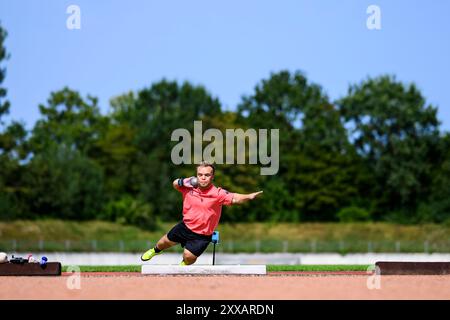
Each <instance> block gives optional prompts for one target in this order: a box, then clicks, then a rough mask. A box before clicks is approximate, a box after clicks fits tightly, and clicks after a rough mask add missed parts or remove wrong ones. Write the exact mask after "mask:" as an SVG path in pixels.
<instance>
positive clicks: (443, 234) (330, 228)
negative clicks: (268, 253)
mask: <svg viewBox="0 0 450 320" xmlns="http://www.w3.org/2000/svg"><path fill="white" fill-rule="evenodd" d="M175 223H176V222H165V223H161V224H159V227H158V230H156V231H148V230H145V229H140V228H138V227H135V226H127V225H121V224H117V223H112V222H106V221H82V222H79V221H64V220H54V219H43V220H36V221H30V220H17V221H11V222H5V221H0V238H2V239H4V240H10V239H17V240H19V239H20V240H29V241H37V240H45V241H65V240H70V241H84V240H93V239H95V240H99V241H120V240H122V241H136V240H157V239H159V238H160V237H161V236H162V235H163V234H164V233H166V232H167V231H168V230H169V229H170V228H171V227H172V226H173V225H174V224H175ZM218 230H219V231H220V233H221V238H222V239H223V240H224V241H227V240H233V241H237V240H240V241H252V240H299V241H309V240H312V239H314V240H317V241H346V242H352V241H356V240H367V241H425V240H426V241H430V242H433V241H436V240H442V239H445V240H448V239H449V238H450V225H448V224H447V225H446V224H442V225H439V224H423V225H399V224H392V223H384V222H376V223H370V222H369V223H364V222H361V223H220V224H219V226H218Z"/></svg>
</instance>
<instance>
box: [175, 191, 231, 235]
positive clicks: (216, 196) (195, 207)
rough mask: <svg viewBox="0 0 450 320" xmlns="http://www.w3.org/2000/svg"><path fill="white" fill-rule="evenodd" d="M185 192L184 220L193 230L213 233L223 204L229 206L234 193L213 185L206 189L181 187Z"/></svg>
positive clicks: (208, 233) (200, 232) (205, 233)
mask: <svg viewBox="0 0 450 320" xmlns="http://www.w3.org/2000/svg"><path fill="white" fill-rule="evenodd" d="M178 191H180V192H181V193H182V194H183V222H184V224H185V225H186V226H187V227H188V228H189V229H190V230H191V231H193V232H195V233H198V234H204V235H211V234H212V233H213V232H214V230H215V229H216V227H217V225H218V224H219V220H220V215H221V213H222V205H226V206H229V205H231V203H232V200H233V195H234V194H233V193H231V192H228V191H226V190H224V189H222V188H216V187H215V186H214V185H211V186H209V187H208V189H206V190H202V189H200V188H187V187H184V186H182V187H179V188H178Z"/></svg>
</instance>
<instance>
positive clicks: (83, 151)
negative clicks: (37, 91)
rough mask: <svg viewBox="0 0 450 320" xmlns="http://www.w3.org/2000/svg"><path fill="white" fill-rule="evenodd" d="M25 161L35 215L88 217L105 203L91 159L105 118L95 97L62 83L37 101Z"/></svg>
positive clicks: (97, 170)
mask: <svg viewBox="0 0 450 320" xmlns="http://www.w3.org/2000/svg"><path fill="white" fill-rule="evenodd" d="M39 109H40V112H41V114H42V119H40V120H38V121H37V122H36V124H35V126H34V128H33V130H32V135H31V137H30V141H29V145H30V150H31V151H32V155H33V157H32V159H31V160H30V163H29V164H28V166H27V175H26V183H27V186H28V187H29V189H30V193H29V197H28V203H31V204H32V205H31V207H32V212H33V213H34V214H36V215H37V216H52V217H59V218H67V219H92V218H95V217H96V216H98V215H99V214H100V213H101V211H102V209H103V207H104V196H103V195H104V193H103V188H104V182H103V181H104V178H103V177H104V173H103V168H102V167H101V166H100V165H99V164H98V163H97V162H95V161H94V160H93V159H91V158H90V154H92V155H94V151H95V145H96V143H97V142H98V140H99V137H100V136H101V132H102V130H105V128H106V127H107V120H106V119H105V118H104V117H103V116H102V115H101V114H100V112H99V109H98V107H97V99H96V98H94V97H91V96H88V97H87V101H85V100H84V99H83V98H82V97H81V96H80V94H79V93H78V92H76V91H73V90H70V89H69V88H64V89H63V90H60V91H57V92H52V93H51V95H50V98H49V99H48V105H40V106H39Z"/></svg>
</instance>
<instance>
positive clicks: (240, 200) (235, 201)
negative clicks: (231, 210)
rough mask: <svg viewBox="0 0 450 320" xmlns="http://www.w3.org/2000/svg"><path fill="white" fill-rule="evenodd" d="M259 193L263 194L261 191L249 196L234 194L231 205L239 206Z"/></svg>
mask: <svg viewBox="0 0 450 320" xmlns="http://www.w3.org/2000/svg"><path fill="white" fill-rule="evenodd" d="M261 193H263V191H258V192H253V193H249V194H239V193H235V194H234V197H233V204H241V203H244V202H246V201H248V200H253V199H255V198H256V197H257V196H258V195H260V194H261Z"/></svg>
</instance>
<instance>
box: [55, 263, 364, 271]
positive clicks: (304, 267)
mask: <svg viewBox="0 0 450 320" xmlns="http://www.w3.org/2000/svg"><path fill="white" fill-rule="evenodd" d="M368 267H369V265H323V264H318V265H267V271H366V270H367V268H368ZM67 268H68V266H63V268H62V270H63V272H67ZM80 271H81V272H141V266H140V265H127V266H80Z"/></svg>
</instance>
